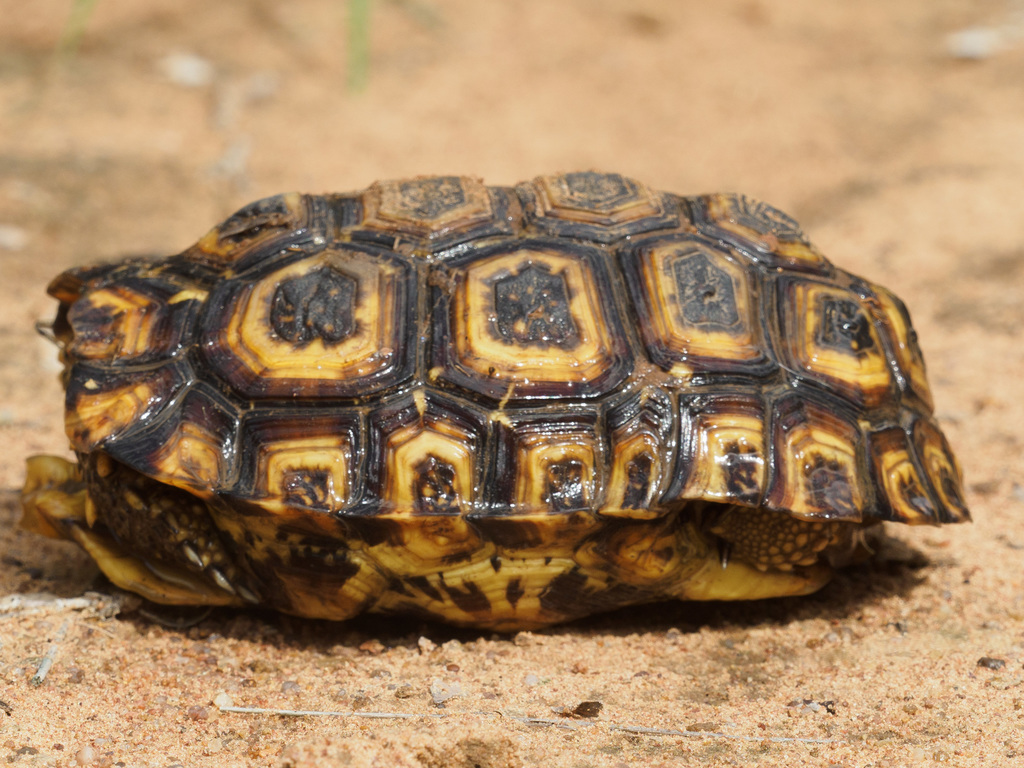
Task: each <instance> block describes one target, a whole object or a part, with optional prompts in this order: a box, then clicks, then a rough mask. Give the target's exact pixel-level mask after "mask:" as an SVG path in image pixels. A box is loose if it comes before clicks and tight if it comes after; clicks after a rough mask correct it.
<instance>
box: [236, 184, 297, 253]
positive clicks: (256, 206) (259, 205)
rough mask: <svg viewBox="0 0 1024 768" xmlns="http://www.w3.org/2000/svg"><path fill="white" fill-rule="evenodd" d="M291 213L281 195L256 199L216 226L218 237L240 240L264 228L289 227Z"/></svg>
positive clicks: (291, 219) (291, 220)
mask: <svg viewBox="0 0 1024 768" xmlns="http://www.w3.org/2000/svg"><path fill="white" fill-rule="evenodd" d="M292 224H293V215H292V212H291V211H290V210H288V204H287V202H286V201H285V198H284V197H282V196H277V197H268V198H266V199H264V200H257V201H256V202H255V203H251V204H250V205H247V206H245V207H244V208H242V209H241V210H240V211H237V212H235V213H234V214H232V216H231V218H229V219H228V220H227V221H225V222H224V223H223V224H221V225H220V227H219V228H218V232H217V234H218V238H219V239H220V240H229V241H231V242H235V243H237V242H240V241H242V240H245V239H246V238H250V237H255V236H256V235H258V234H259V233H260V232H261V231H262V230H264V229H279V228H282V227H291V226H292Z"/></svg>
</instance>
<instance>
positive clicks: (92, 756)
mask: <svg viewBox="0 0 1024 768" xmlns="http://www.w3.org/2000/svg"><path fill="white" fill-rule="evenodd" d="M95 760H96V750H95V749H93V748H92V747H82V748H81V749H80V750H78V753H77V754H76V755H75V762H76V763H78V764H79V765H91V764H92V763H93V762H95Z"/></svg>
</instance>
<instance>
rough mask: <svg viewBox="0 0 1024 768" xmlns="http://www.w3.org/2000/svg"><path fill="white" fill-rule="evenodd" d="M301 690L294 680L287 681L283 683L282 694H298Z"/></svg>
mask: <svg viewBox="0 0 1024 768" xmlns="http://www.w3.org/2000/svg"><path fill="white" fill-rule="evenodd" d="M301 690H302V688H301V686H300V685H299V684H298V683H297V682H295V681H294V680H285V681H284V682H283V683H281V693H298V692H299V691H301Z"/></svg>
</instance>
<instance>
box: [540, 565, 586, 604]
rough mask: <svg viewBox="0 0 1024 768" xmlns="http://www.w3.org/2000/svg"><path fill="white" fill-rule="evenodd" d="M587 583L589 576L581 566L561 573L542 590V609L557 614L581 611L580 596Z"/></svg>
mask: <svg viewBox="0 0 1024 768" xmlns="http://www.w3.org/2000/svg"><path fill="white" fill-rule="evenodd" d="M586 583H587V577H586V575H585V574H583V573H582V572H581V571H580V570H579V568H573V569H572V570H571V571H567V572H566V573H560V574H559V575H558V576H556V577H555V578H553V579H552V580H551V583H550V584H548V585H547V587H546V588H545V589H544V591H543V592H541V595H540V607H541V610H543V611H545V612H547V613H553V614H556V615H557V614H569V615H572V614H574V613H579V610H580V609H579V604H580V598H581V597H583V587H584V586H586Z"/></svg>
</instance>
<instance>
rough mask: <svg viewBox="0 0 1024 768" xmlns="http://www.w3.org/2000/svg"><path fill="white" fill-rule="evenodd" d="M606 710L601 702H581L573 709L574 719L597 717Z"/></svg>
mask: <svg viewBox="0 0 1024 768" xmlns="http://www.w3.org/2000/svg"><path fill="white" fill-rule="evenodd" d="M602 709H604V704H602V703H601V702H600V701H581V702H580V703H579V704H577V705H576V708H575V709H573V711H572V713H571V716H572V717H597V716H598V715H600V714H601V710H602Z"/></svg>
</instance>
